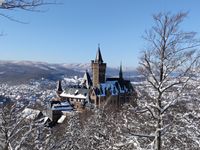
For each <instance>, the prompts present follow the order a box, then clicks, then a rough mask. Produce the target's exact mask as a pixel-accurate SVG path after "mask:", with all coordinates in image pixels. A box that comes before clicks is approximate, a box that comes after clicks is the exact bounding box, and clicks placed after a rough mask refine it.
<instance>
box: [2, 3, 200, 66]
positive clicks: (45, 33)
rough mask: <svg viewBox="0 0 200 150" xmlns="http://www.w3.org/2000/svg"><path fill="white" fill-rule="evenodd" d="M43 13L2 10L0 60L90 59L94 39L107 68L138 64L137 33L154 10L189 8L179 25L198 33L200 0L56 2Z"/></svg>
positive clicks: (139, 38) (146, 26) (139, 40)
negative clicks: (14, 20) (10, 18)
mask: <svg viewBox="0 0 200 150" xmlns="http://www.w3.org/2000/svg"><path fill="white" fill-rule="evenodd" d="M61 1H62V2H63V4H62V5H49V6H45V7H42V8H41V9H43V10H46V11H45V12H42V13H36V12H27V11H22V10H14V11H5V10H4V11H2V10H0V11H1V12H0V13H4V14H8V15H9V16H12V17H14V18H15V19H18V20H21V21H24V22H28V24H20V23H17V22H13V21H10V20H7V19H5V18H3V17H0V32H3V34H4V36H1V37H0V43H1V47H0V60H31V61H45V62H50V63H89V62H90V60H92V59H94V58H95V55H96V51H97V46H98V43H100V45H101V52H102V55H103V59H104V61H105V62H107V64H108V66H116V67H117V66H119V64H120V62H122V63H123V65H124V66H128V67H137V65H138V58H139V56H140V51H141V50H142V48H143V47H144V46H145V42H144V40H143V39H142V35H143V33H144V31H145V30H146V29H149V28H150V27H151V26H152V25H153V20H152V15H153V14H155V13H158V12H168V11H170V12H172V13H177V12H179V11H189V16H188V17H187V18H186V20H185V22H184V23H183V26H182V27H183V29H185V30H187V31H196V32H200V19H199V15H200V9H199V6H200V1H199V0H190V1H189V0H61Z"/></svg>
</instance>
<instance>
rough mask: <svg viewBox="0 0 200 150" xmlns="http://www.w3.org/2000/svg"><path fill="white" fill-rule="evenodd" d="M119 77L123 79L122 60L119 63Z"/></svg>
mask: <svg viewBox="0 0 200 150" xmlns="http://www.w3.org/2000/svg"><path fill="white" fill-rule="evenodd" d="M119 78H120V79H123V71H122V62H121V63H120V69H119Z"/></svg>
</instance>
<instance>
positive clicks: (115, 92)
mask: <svg viewBox="0 0 200 150" xmlns="http://www.w3.org/2000/svg"><path fill="white" fill-rule="evenodd" d="M91 68H92V80H91V78H90V75H89V73H88V72H87V71H86V72H85V74H84V77H83V80H82V82H81V84H80V85H79V87H78V88H67V89H65V90H63V89H62V86H61V81H59V82H58V86H57V94H58V97H59V100H60V101H67V102H69V103H70V104H71V105H72V106H73V108H74V109H76V110H81V109H84V108H85V107H86V106H87V105H88V106H94V107H103V106H107V105H111V104H112V105H115V106H121V105H122V104H124V103H126V102H130V103H132V104H136V97H137V94H136V92H135V90H134V88H133V86H132V84H131V82H130V81H129V80H125V79H124V78H123V71H122V65H120V70H119V77H118V78H106V63H104V62H103V58H102V55H101V50H100V47H98V50H97V54H96V58H95V60H92V61H91Z"/></svg>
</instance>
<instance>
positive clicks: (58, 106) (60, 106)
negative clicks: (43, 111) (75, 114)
mask: <svg viewBox="0 0 200 150" xmlns="http://www.w3.org/2000/svg"><path fill="white" fill-rule="evenodd" d="M51 109H52V110H60V111H62V112H70V111H72V110H73V108H72V106H71V105H70V104H69V103H68V102H60V103H55V104H53V105H52V108H51Z"/></svg>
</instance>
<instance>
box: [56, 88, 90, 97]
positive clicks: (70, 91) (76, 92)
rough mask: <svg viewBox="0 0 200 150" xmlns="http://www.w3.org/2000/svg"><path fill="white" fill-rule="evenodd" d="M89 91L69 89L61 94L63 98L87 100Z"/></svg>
mask: <svg viewBox="0 0 200 150" xmlns="http://www.w3.org/2000/svg"><path fill="white" fill-rule="evenodd" d="M88 92H89V90H88V89H85V88H67V89H66V90H65V91H64V92H62V93H61V94H60V96H61V97H69V98H77V99H86V98H87V94H88Z"/></svg>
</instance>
